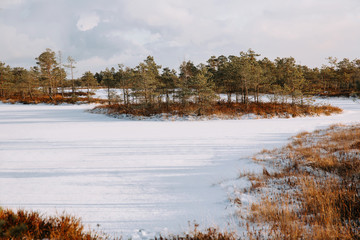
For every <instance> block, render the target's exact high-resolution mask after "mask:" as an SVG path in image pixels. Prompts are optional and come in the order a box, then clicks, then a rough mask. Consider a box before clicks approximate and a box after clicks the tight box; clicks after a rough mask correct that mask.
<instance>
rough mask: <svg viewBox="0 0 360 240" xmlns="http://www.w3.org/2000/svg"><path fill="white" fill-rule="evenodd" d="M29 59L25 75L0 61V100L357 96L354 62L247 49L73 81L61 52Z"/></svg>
mask: <svg viewBox="0 0 360 240" xmlns="http://www.w3.org/2000/svg"><path fill="white" fill-rule="evenodd" d="M35 60H36V66H34V67H31V68H30V69H29V70H27V69H24V68H21V67H14V68H12V67H10V66H8V65H6V64H5V63H2V62H0V98H2V99H4V98H5V99H6V98H11V97H14V96H16V97H18V98H19V99H25V98H30V99H35V98H36V97H38V96H47V97H48V98H49V99H50V100H53V101H55V96H59V95H60V96H62V97H63V98H64V97H76V91H77V89H78V88H79V87H81V88H85V89H86V94H87V96H88V99H89V100H90V97H91V92H92V90H93V89H95V88H97V87H104V88H106V89H107V100H108V103H109V104H112V103H121V104H125V105H129V104H134V103H136V104H144V105H148V106H152V105H156V104H166V105H169V104H171V103H174V102H176V103H181V104H183V105H186V104H188V103H189V102H192V103H196V104H198V105H199V106H202V107H206V106H209V105H211V104H212V103H215V102H218V101H219V94H226V95H227V98H226V100H225V101H226V102H228V103H230V102H236V103H244V104H248V103H249V102H260V101H261V94H264V93H267V94H271V95H270V96H271V101H274V102H283V101H290V102H291V103H292V104H296V103H302V101H303V98H304V96H306V95H315V94H320V95H347V96H349V95H350V94H356V93H359V92H360V60H359V59H355V60H352V61H350V60H349V59H347V58H344V59H343V60H341V61H338V60H337V59H336V58H332V57H330V58H328V65H323V66H322V67H321V68H309V67H307V66H305V65H300V64H297V63H296V61H295V59H294V58H292V57H287V58H279V57H278V58H276V59H275V60H274V61H271V60H269V59H268V58H266V57H265V58H262V59H261V58H260V55H259V54H257V53H255V52H254V51H253V50H251V49H249V50H248V51H246V52H240V54H239V55H237V56H235V55H230V56H228V57H226V56H223V55H221V56H219V57H216V56H212V57H210V58H209V59H208V61H207V62H206V63H201V64H199V65H195V64H194V63H193V62H192V61H184V62H183V63H181V65H180V67H179V72H177V71H176V70H174V69H170V68H167V67H165V68H162V66H160V65H158V64H157V63H156V62H155V60H154V58H153V57H152V56H148V57H147V58H146V59H145V60H144V61H143V62H141V63H139V64H138V65H137V66H136V67H134V68H130V67H125V66H124V65H122V64H119V65H118V68H117V69H115V68H110V69H109V68H106V69H105V70H103V71H100V72H97V73H95V74H93V73H91V72H90V71H87V72H85V73H83V74H82V76H81V78H79V79H74V69H75V68H76V61H75V60H74V59H73V58H72V57H68V58H67V61H66V63H63V59H62V55H61V52H59V53H58V54H56V53H55V52H54V51H52V50H51V49H46V51H44V52H43V53H41V54H40V55H39V56H38V57H36V58H35ZM116 89H121V91H115V90H116ZM119 92H121V94H119ZM289 99H290V100H289Z"/></svg>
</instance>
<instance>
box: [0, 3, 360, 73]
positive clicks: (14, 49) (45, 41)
mask: <svg viewBox="0 0 360 240" xmlns="http://www.w3.org/2000/svg"><path fill="white" fill-rule="evenodd" d="M0 33H1V35H0V61H1V62H5V63H6V64H8V65H10V66H12V67H25V68H29V67H31V66H34V65H36V60H35V58H36V57H38V56H39V55H40V54H41V53H42V52H44V51H45V50H46V48H50V49H52V50H53V51H55V52H58V51H61V53H62V56H63V61H64V62H65V61H66V58H67V57H68V56H71V57H72V58H73V59H75V60H76V62H77V63H76V75H77V76H81V75H82V74H83V73H84V72H85V71H89V70H90V71H92V72H97V71H101V70H104V69H105V68H107V67H108V68H111V67H115V68H117V66H118V64H124V65H125V66H129V67H134V66H136V65H138V64H139V63H140V62H142V61H143V60H144V59H145V58H146V57H147V56H148V55H151V56H154V58H155V61H156V62H157V63H158V64H159V65H162V66H163V67H170V68H173V69H175V70H178V68H179V65H180V64H181V62H183V61H188V60H191V61H193V62H194V63H195V64H199V63H205V62H206V61H207V60H208V59H209V58H210V57H211V56H219V55H225V56H228V55H239V53H240V51H247V50H248V49H249V48H251V49H253V50H254V51H255V52H256V53H259V54H261V58H263V57H267V58H269V59H271V60H274V59H275V58H276V57H290V56H292V57H294V58H295V59H296V60H297V63H299V64H303V65H307V66H309V67H321V66H322V65H323V64H327V60H326V58H327V57H329V56H332V57H337V58H338V59H343V58H349V59H351V60H352V59H355V58H360V1H359V0H296V1H290V0H252V1H248V0H152V1H150V0H101V1H100V0H0Z"/></svg>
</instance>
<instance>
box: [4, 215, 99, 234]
mask: <svg viewBox="0 0 360 240" xmlns="http://www.w3.org/2000/svg"><path fill="white" fill-rule="evenodd" d="M0 239H4V240H5V239H26V240H28V239H29V240H30V239H62V240H99V239H106V238H105V237H103V236H100V235H99V234H95V233H92V232H90V231H85V229H84V226H83V225H82V223H81V221H80V219H78V218H75V217H72V216H68V215H61V216H58V217H44V216H41V215H40V214H39V213H38V212H31V211H24V210H18V211H16V212H15V211H13V210H10V209H0Z"/></svg>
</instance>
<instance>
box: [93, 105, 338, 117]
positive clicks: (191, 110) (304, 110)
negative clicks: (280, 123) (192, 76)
mask: <svg viewBox="0 0 360 240" xmlns="http://www.w3.org/2000/svg"><path fill="white" fill-rule="evenodd" d="M97 108H103V109H107V110H108V114H119V115H121V114H130V115H133V116H153V115H157V114H163V113H166V114H170V115H176V116H189V115H196V116H211V115H216V116H218V117H220V118H221V117H223V118H227V117H238V116H242V115H246V114H254V115H256V116H259V117H262V118H271V117H285V118H290V117H297V116H309V115H311V116H318V115H322V114H324V115H330V114H333V113H341V112H342V110H341V109H340V108H338V107H333V106H330V105H296V104H290V103H256V102H251V103H247V104H246V103H233V102H231V103H227V102H217V103H214V104H211V105H209V106H207V107H201V106H200V105H199V104H196V103H187V104H186V105H183V104H181V103H170V104H166V103H160V104H156V105H155V104H153V105H144V104H128V105H126V104H112V105H102V106H98V107H97Z"/></svg>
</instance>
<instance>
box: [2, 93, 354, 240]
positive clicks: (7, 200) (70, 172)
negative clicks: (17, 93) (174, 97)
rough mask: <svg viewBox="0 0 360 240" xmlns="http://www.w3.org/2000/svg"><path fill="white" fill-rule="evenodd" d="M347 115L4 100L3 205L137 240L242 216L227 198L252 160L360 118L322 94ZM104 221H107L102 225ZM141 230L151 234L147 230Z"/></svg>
mask: <svg viewBox="0 0 360 240" xmlns="http://www.w3.org/2000/svg"><path fill="white" fill-rule="evenodd" d="M321 101H325V102H329V103H331V104H333V105H336V106H340V107H341V108H343V109H344V110H345V111H344V113H343V114H339V115H333V116H327V117H326V116H323V117H306V118H293V119H249V120H209V121H163V122H159V121H126V120H118V119H114V118H110V117H107V116H105V115H101V114H91V113H88V112H86V111H84V110H87V109H89V108H92V107H93V106H89V105H58V106H53V105H20V104H16V105H11V104H3V103H0V190H1V191H0V206H3V207H10V208H14V209H15V208H25V209H33V210H39V211H40V212H42V213H46V214H53V213H56V212H57V213H62V212H63V211H66V212H67V213H70V214H75V215H76V216H79V217H81V218H82V219H83V221H84V222H85V223H87V224H90V226H91V227H92V228H94V229H97V228H99V229H100V230H104V231H105V232H107V233H110V234H113V235H121V234H124V235H126V236H133V237H134V238H135V239H136V238H138V237H140V236H142V235H144V232H149V234H153V233H156V232H160V231H166V230H168V231H169V232H171V233H181V232H184V231H186V230H187V229H188V221H191V222H193V221H194V220H196V222H197V223H200V224H201V225H202V226H213V225H218V226H220V227H223V226H226V223H228V222H230V223H231V222H232V221H233V218H232V217H231V212H232V209H231V207H230V206H229V202H228V201H227V196H228V194H230V193H231V191H232V188H233V179H234V178H236V176H237V175H238V173H239V172H240V171H245V170H251V171H259V170H262V167H260V166H259V165H256V164H255V163H254V162H252V160H251V158H250V157H251V156H252V155H253V154H255V153H256V152H258V151H260V150H262V149H263V148H273V147H278V146H281V145H284V144H285V143H286V142H287V139H288V138H289V137H290V136H292V135H295V134H296V133H298V132H300V131H312V130H314V129H317V128H323V127H327V126H329V125H331V124H335V123H351V122H359V121H360V103H358V102H357V103H356V102H353V101H351V100H349V99H343V98H335V99H331V100H321ZM98 224H99V225H100V226H99V227H97V225H98ZM140 229H143V230H141V232H139V230H140Z"/></svg>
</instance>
